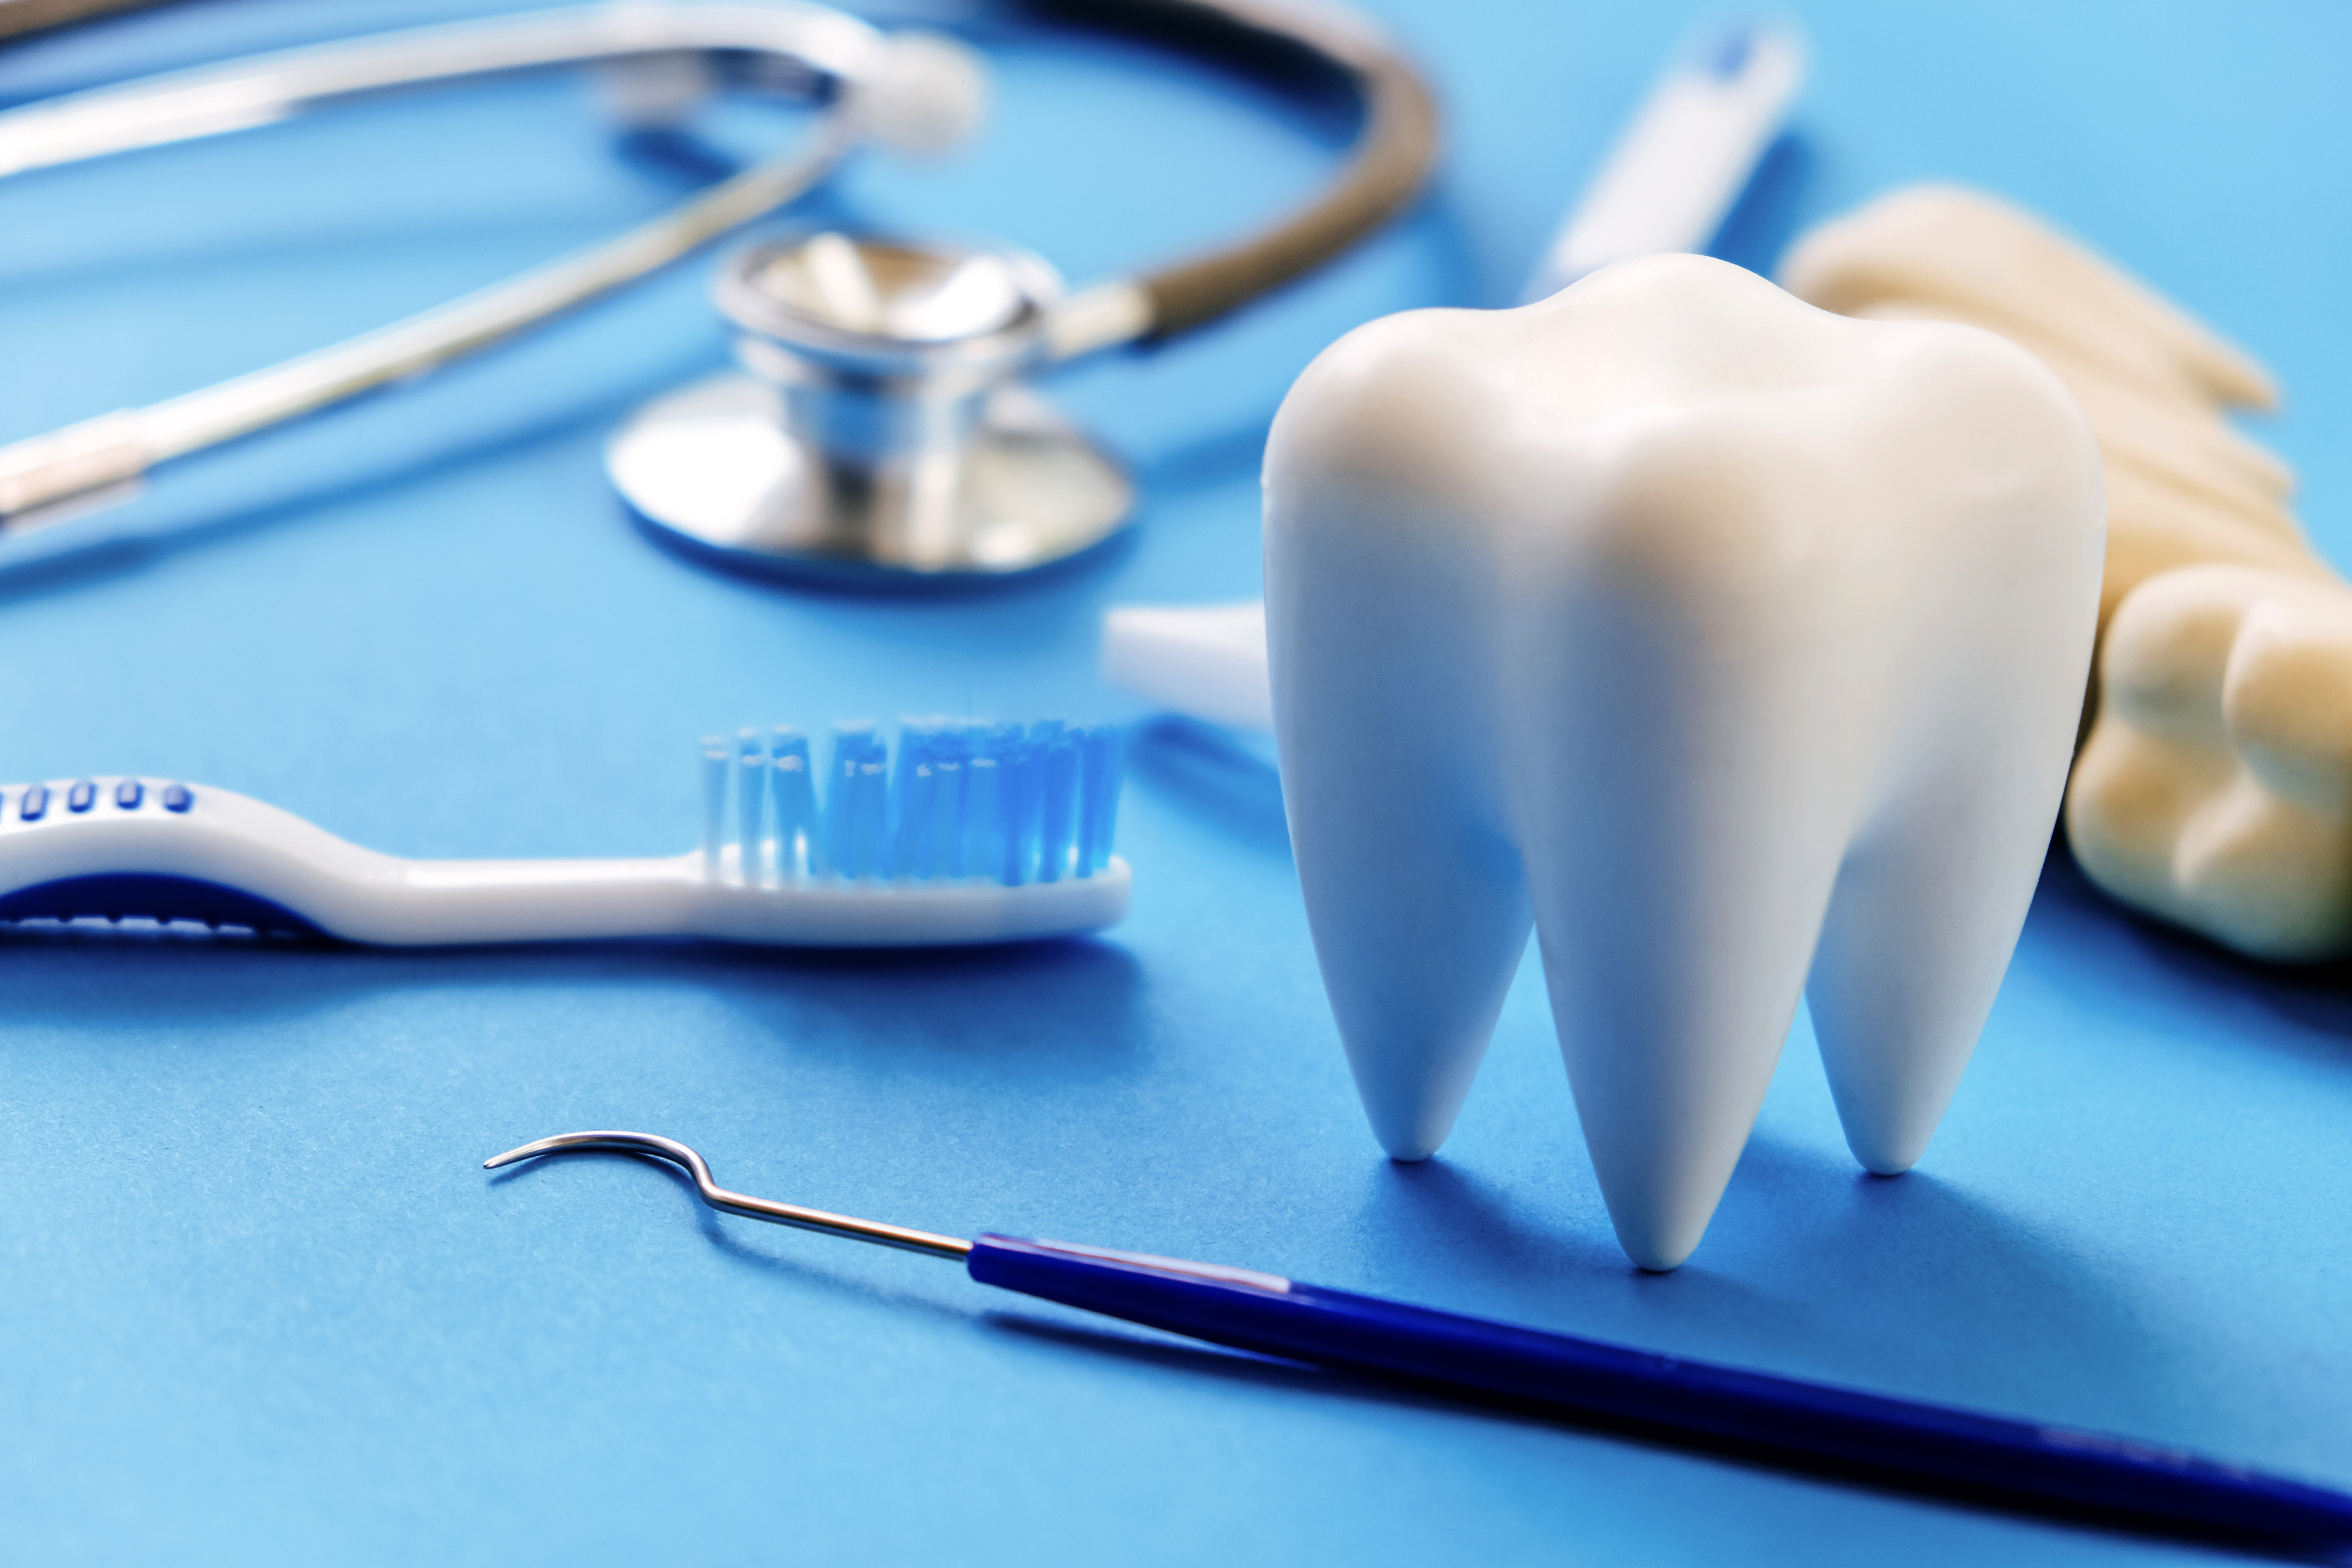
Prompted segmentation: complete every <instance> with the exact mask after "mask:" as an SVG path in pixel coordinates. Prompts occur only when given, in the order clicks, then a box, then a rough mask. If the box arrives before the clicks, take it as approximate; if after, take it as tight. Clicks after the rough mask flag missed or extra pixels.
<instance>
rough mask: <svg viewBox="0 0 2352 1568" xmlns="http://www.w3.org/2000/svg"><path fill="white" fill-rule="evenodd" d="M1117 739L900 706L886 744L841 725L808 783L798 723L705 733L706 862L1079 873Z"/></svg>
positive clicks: (735, 873) (855, 874)
mask: <svg viewBox="0 0 2352 1568" xmlns="http://www.w3.org/2000/svg"><path fill="white" fill-rule="evenodd" d="M1120 751H1121V736H1120V733H1119V731H1118V729H1117V728H1116V727H1111V726H1108V725H1069V724H1066V723H1064V722H1063V721H1061V720H1059V719H1048V720H1045V721H1044V722H1042V723H1038V724H1034V725H1030V726H1027V727H1023V726H1021V725H1017V724H982V723H976V722H973V721H971V720H967V719H909V720H908V721H907V722H906V723H905V724H904V725H903V726H902V727H901V728H900V731H899V736H898V751H897V755H896V756H895V757H894V756H892V755H891V750H890V747H888V746H887V745H886V744H885V742H884V741H883V739H882V737H881V736H880V735H879V734H878V733H877V731H876V729H875V727H873V726H872V725H870V724H853V725H843V726H841V727H838V728H836V729H835V732H834V737H833V745H832V756H831V758H830V760H829V763H828V765H827V766H826V768H825V769H824V780H823V783H822V786H821V787H820V784H819V781H818V778H817V768H816V761H815V753H814V748H813V747H811V745H810V743H809V740H808V737H805V736H802V735H799V734H796V733H794V732H793V731H792V730H789V729H783V728H779V729H777V730H775V731H773V732H772V736H762V735H761V732H759V731H756V730H750V729H746V730H743V731H741V732H740V733H739V735H738V736H737V737H736V738H735V740H734V742H733V743H732V744H730V742H729V741H728V740H727V739H726V738H724V737H715V736H714V737H707V738H706V739H705V740H704V742H703V753H702V755H703V845H702V852H703V861H704V865H705V867H706V868H707V869H706V874H707V875H709V876H710V877H711V878H712V879H713V880H719V879H720V878H729V879H730V880H732V881H735V882H738V883H743V884H745V885H748V886H754V887H756V886H760V885H763V884H765V883H770V882H776V883H792V882H796V881H805V880H810V879H824V878H841V879H846V880H848V881H853V882H961V881H971V880H978V879H986V880H988V881H992V882H995V883H1000V884H1002V885H1003V886H1006V887H1019V886H1022V885H1024V883H1045V882H1060V881H1063V880H1065V879H1066V878H1071V877H1086V876H1093V875H1096V874H1097V873H1100V872H1101V871H1103V869H1104V868H1105V867H1107V866H1108V864H1109V863H1110V846H1111V836H1112V831H1113V828H1114V826H1115V824H1116V822H1117V821H1118V789H1119V773H1120V768H1119V759H1120ZM730 779H733V780H734V782H733V783H731V784H730V782H729V780H730ZM730 795H731V797H732V805H733V808H734V809H733V810H732V811H731V812H730V810H729V805H730ZM730 848H731V849H732V851H733V854H732V855H731V856H730V854H729V851H730ZM730 863H731V868H732V869H731V872H730V869H729V868H730Z"/></svg>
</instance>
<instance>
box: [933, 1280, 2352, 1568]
mask: <svg viewBox="0 0 2352 1568" xmlns="http://www.w3.org/2000/svg"><path fill="white" fill-rule="evenodd" d="M965 1267H966V1268H967V1269H968V1270H970V1271H971V1277H972V1278H973V1279H975V1280H977V1281H980V1282H981V1283H982V1284H984V1285H995V1286H999V1287H1001V1288H1003V1289H1004V1290H1008V1291H1020V1292H1021V1293H1023V1294H1024V1295H1030V1296H1037V1297H1042V1298H1043V1299H1045V1300H1046V1301H1059V1302H1061V1303H1062V1304H1063V1305H1065V1306H1072V1307H1082V1308H1084V1309H1086V1310H1087V1312H1100V1313H1102V1314H1104V1315H1105V1316H1108V1317H1114V1318H1123V1319H1125V1320H1127V1321H1128V1322H1136V1323H1142V1324H1145V1325H1147V1326H1149V1327H1151V1328H1157V1329H1165V1330H1167V1331H1168V1332H1170V1333H1180V1334H1185V1335H1189V1336H1190V1337H1192V1338H1193V1339H1201V1340H1208V1341H1211V1342H1213V1343H1217V1344H1223V1345H1231V1346H1233V1347H1234V1348H1235V1349H1239V1350H1246V1351H1255V1352H1257V1353H1258V1354H1263V1355H1272V1356H1279V1357H1283V1358H1285V1359H1286V1360H1290V1361H1299V1362H1307V1363H1311V1364H1316V1365H1319V1366H1328V1367H1334V1368H1338V1369H1341V1370H1344V1371H1349V1372H1357V1373H1370V1374H1372V1375H1378V1376H1387V1377H1402V1378H1407V1379H1411V1380H1413V1381H1415V1382H1419V1383H1422V1384H1424V1385H1445V1386H1447V1387H1450V1388H1454V1389H1460V1390H1468V1391H1472V1392H1475V1393H1477V1394H1480V1395H1484V1396H1490V1397H1494V1398H1498V1399H1501V1400H1505V1401H1507V1402H1509V1403H1511V1404H1514V1405H1517V1406H1528V1407H1537V1408H1542V1409H1546V1410H1549V1411H1553V1412H1558V1413H1563V1414H1568V1415H1573V1416H1601V1417H1606V1418H1611V1419H1615V1420H1622V1421H1626V1422H1632V1423H1638V1424H1640V1425H1642V1426H1644V1427H1650V1428H1652V1429H1654V1430H1660V1431H1673V1432H1677V1433H1683V1434H1689V1435H1696V1436H1700V1437H1708V1438H1713V1439H1717V1440H1719V1441H1724V1442H1727V1443H1733V1444H1738V1445H1744V1446H1748V1447H1750V1448H1756V1449H1764V1450H1769V1451H1771V1452H1772V1453H1774V1454H1777V1455H1783V1456H1790V1457H1802V1458H1811V1459H1816V1460H1827V1461H1831V1462H1833V1463H1837V1464H1843V1465H1850V1466H1857V1467H1864V1468H1866V1469H1870V1470H1874V1471H1875V1472H1877V1473H1879V1474H1881V1475H1885V1476H1890V1477H1900V1478H1904V1479H1911V1480H1916V1481H1931V1482H1939V1483H1944V1484H1947V1485H1958V1486H1961V1487H1966V1488H1974V1489H1982V1490H1990V1491H1998V1492H2002V1493H2006V1494H2008V1495H2009V1496H2011V1497H2014V1498H2021V1499H2026V1500H2033V1501H2037V1502H2044V1503H2054V1504H2059V1505H2063V1506H2067V1507H2073V1508H2078V1509H2089V1510H2095V1511H2101V1512H2107V1513H2113V1514H2119V1515H2130V1516H2133V1517H2135V1518H2137V1519H2140V1520H2144V1521H2150V1522H2163V1523H2168V1524H2172V1525H2176V1526H2188V1527H2191V1528H2195V1529H2200V1530H2207V1531H2224V1532H2229V1533H2232V1534H2242V1535H2253V1536H2262V1537H2268V1538H2272V1539H2278V1540H2290V1541H2302V1542H2330V1543H2333V1542H2352V1497H2347V1496H2346V1495H2345V1494H2343V1493H2340V1492H2334V1491H2328V1490H2324V1489H2321V1488H2318V1487H2312V1486H2305V1485H2303V1484H2301V1483H2299V1482H2296V1481H2291V1480H2285V1479H2280V1478H2277V1477H2273V1476H2266V1475H2262V1474H2259V1473H2257V1472H2255V1471H2252V1470H2248V1469H2240V1468H2238V1467H2236V1466H2233V1465H2225V1464H2221V1463H2219V1462H2216V1461H2214V1460H2211V1459H2205V1458H2197V1457H2196V1456H2194V1455H2190V1454H2186V1453H2182V1452H2179V1450H2176V1449H2168V1448H2156V1447H2153V1446H2150V1445H2147V1444H2141V1443H2134V1442H2129V1441H2126V1440H2124V1439H2121V1438H2116V1437H2101V1436H2097V1435H2095V1434H2092V1433H2086V1432H2077V1431H2071V1430H2068V1429H2066V1428H2063V1427H2042V1426H2036V1425H2034V1424H2033V1423H2032V1422H2026V1421H2012V1420H2007V1419H2004V1418H2002V1417H2000V1416H1982V1415H1978V1414H1976V1413H1974V1412H1971V1411H1967V1410H1956V1409H1951V1408H1949V1407H1947V1406H1938V1405H1927V1404H1920V1403H1916V1402H1915V1401H1912V1400H1907V1399H1894V1398H1889V1397H1886V1396H1883V1395H1875V1394H1864V1393H1861V1392H1859V1391H1856V1390H1853V1389H1846V1388H1836V1387H1832V1386H1829V1385H1823V1384H1818V1383H1806V1382H1802V1381H1800V1380H1798V1379H1796V1378H1790V1377H1775V1376H1773V1375H1769V1374H1768V1373H1760V1372H1743V1371H1739V1370H1738V1369H1736V1368H1733V1367H1727V1366H1715V1365H1710V1364H1707V1363H1705V1362H1696V1361H1684V1360H1680V1359H1678V1358H1677V1357H1675V1356H1670V1355H1660V1354H1655V1353H1654V1352H1650V1351H1641V1350H1633V1349H1629V1348H1626V1347H1624V1346H1622V1345H1613V1344H1606V1343H1601V1342H1600V1341H1597V1340H1589V1339H1579V1338H1576V1337H1575V1336H1573V1335H1570V1334H1558V1333H1545V1332H1543V1331H1541V1330H1538V1329H1528V1328H1518V1327H1515V1326H1513V1325H1511V1324H1509V1323H1499V1322H1490V1321H1488V1320H1486V1319H1484V1318H1472V1317H1464V1316H1461V1315H1459V1314H1457V1313H1454V1312H1434V1311H1432V1310H1431V1309H1429V1308H1427V1307H1415V1306H1409V1305H1406V1304H1405V1303H1403V1302H1402V1301H1383V1300H1381V1298H1380V1297H1377V1296H1360V1295H1356V1294H1353V1293H1352V1292H1349V1291H1332V1290H1326V1289H1324V1288H1323V1287H1321V1286H1319V1285H1304V1284H1299V1283H1297V1282H1296V1281H1289V1280H1285V1279H1282V1278H1281V1277H1279V1276H1277V1275H1272V1274H1260V1273H1255V1272H1253V1271H1251V1270H1242V1269H1225V1268H1219V1267H1216V1266H1213V1265H1210V1264H1202V1263H1188V1262H1184V1261H1181V1260H1177V1259H1171V1258H1152V1257H1147V1256H1144V1255H1141V1254H1138V1253H1128V1252H1114V1251H1110V1250H1108V1249H1101V1248H1093V1247H1077V1246H1072V1245H1070V1244H1068V1243H1066V1242H1059V1241H1029V1240H1023V1239H1019V1238H1016V1237H1010V1236H982V1237H980V1238H978V1239H975V1240H974V1241H973V1242H972V1243H971V1252H970V1254H969V1255H968V1256H967V1257H966V1259H965Z"/></svg>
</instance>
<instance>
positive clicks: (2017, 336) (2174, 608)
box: [1783, 187, 2352, 960]
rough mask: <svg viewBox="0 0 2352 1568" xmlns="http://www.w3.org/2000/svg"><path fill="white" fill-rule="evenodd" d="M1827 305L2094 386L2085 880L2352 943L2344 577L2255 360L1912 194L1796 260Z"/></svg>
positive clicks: (2323, 952)
mask: <svg viewBox="0 0 2352 1568" xmlns="http://www.w3.org/2000/svg"><path fill="white" fill-rule="evenodd" d="M1783 274H1784V277H1785V279H1786V281H1787V283H1788V285H1789V287H1790V289H1791V290H1792V291H1793V292H1795V293H1796V294H1798V295H1799V296H1800V297H1801V298H1806V299H1809V300H1811V301H1812V302H1813V303H1814V304H1816V305H1820V306H1822V307H1823V308H1829V309H1834V310H1840V311H1843V312H1846V313H1848V314H1851V315H1856V316H1862V317H1867V318H1877V319H1921V318H1935V319H1946V320H1954V321H1965V322H1972V323H1976V324H1978V325H1981V326H1985V327H1989V328H1991V329H1993V330H1995V331H1998V332H2000V333H2001V334H2003V335H2004V336H2006V337H2009V338H2011V340H2014V341H2016V342H2018V343H2021V344H2022V345H2023V346H2024V347H2026V348H2028V349H2030V350H2032V351H2033V353H2034V354H2035V355H2036V356H2037V357H2039V358H2040V359H2041V360H2042V361H2043V362H2044V363H2045V364H2047V365H2049V367H2050V368H2051V369H2052V370H2053V371H2055V372H2056V373H2057V374H2058V376H2059V378H2060V379H2061V380H2063V381H2064V382H2066V383H2067V384H2068V385H2069V386H2070V387H2071V388H2072V389H2073V390H2074V393H2075V395H2076V397H2077V398H2078V399H2079V400H2080V401H2081V402H2082V404H2083V407H2084V412H2085V413H2088V415H2089V416H2090V420H2091V424H2092V427H2093V429H2094V430H2095V433H2096V434H2097V436H2098V439H2099V445H2100V447H2101V449H2102V451H2103V452H2104V454H2105V458H2106V471H2107V499H2108V523H2107V561H2106V574H2105V591H2104V593H2103V595H2102V603H2101V621H2102V624H2103V626H2104V627H2105V630H2104V632H2102V642H2101V646H2100V655H2099V668H2100V689H2099V691H2098V692H2097V693H2095V694H2094V695H2095V721H2094V723H2093V724H2092V727H2091V728H2090V731H2089V735H2088V737H2087V738H2086V739H2085V741H2084V746H2083V751H2082V755H2081V757H2080V758H2079V759H2078V760H2077V762H2076V764H2075V768H2074V782H2073V784H2072V786H2071V787H2070V789H2069V790H2068V792H2067V797H2066V836H2067V840H2068V841H2069V843H2070V844H2071V845H2072V846H2073V849H2074V856H2075V859H2076V860H2077V861H2078V862H2080V863H2081V865H2082V867H2083V869H2084V873H2086V874H2088V875H2089V876H2090V878H2091V879H2092V880H2093V881H2094V882H2095V883H2098V884H2099V885H2100V886H2101V887H2102V888H2104V889H2105V890H2106V891H2107V892H2108V893H2110V894H2113V895H2115V896H2116V898H2118V899H2121V900H2122V901H2123V902H2125V903H2126V904H2133V905H2136V906H2137V907H2138V908H2141V909H2144V910H2147V911H2148V912H2149V913H2151V914H2154V915H2161V916H2163V917H2165V918H2167V919H2169V920H2173V921H2176V922H2178V923H2179V924H2180V925H2186V926H2189V928H2191V929H2193V930H2196V931H2200V932H2202V933H2203V934H2204V935H2206V936H2210V937H2212V938H2213V939H2214V940H2216V941H2218V942H2221V943H2223V944H2225V945H2227V946H2231V947H2234V948H2236V949H2237V950H2238V951H2240V952H2242V953H2246V954H2249V955H2252V956H2255V957H2260V958H2271V959H2280V960H2312V959H2321V958H2334V957H2341V956H2345V955H2346V954H2347V953H2352V587H2347V585H2346V584H2345V583H2344V582H2343V580H2341V579H2340V578H2338V577H2337V576H2336V573H2335V572H2334V571H2333V570H2331V569H2330V568H2329V567H2328V566H2327V564H2326V562H2325V561H2323V560H2322V559H2320V558H2319V556H2318V555H2317V554H2316V553H2315V552H2314V551H2313V549H2311V547H2310V545H2309V544H2308V543H2307V542H2306V541H2305V538H2304V535H2303V531H2302V529H2301V528H2299V527H2298V526H2297V525H2296V523H2295V521H2294V518H2293V517H2291V516H2290V515H2289V514H2288V513H2287V511H2286V508H2285V505H2284V502H2285V498H2286V497H2287V495H2288V493H2289V491H2290V490H2291V489H2292V487H2293V478H2294V476H2293V475H2292V474H2290V473H2289V472H2288V470H2287V468H2286V466H2285V465H2284V464H2282V463H2281V462H2280V461H2279V460H2278V459H2277V458H2276V457H2274V456H2273V455H2271V454H2270V453H2268V452H2266V451H2264V450H2263V448H2261V447H2259V446H2257V445H2255V444H2253V443H2252V442H2250V441H2248V440H2246V439H2245V437H2243V436H2242V435H2241V434H2238V433H2237V432H2236V431H2235V430H2233V429H2231V427H2230V425H2229V424H2228V423H2227V422H2226V418H2225V413H2226V410H2227V409H2228V408H2229V407H2230V406H2231V405H2232V404H2235V405H2241V406H2251V407H2256V408H2268V407H2270V406H2272V405H2273V404H2274V403H2275V402H2276V401H2277V393H2276V391H2275V389H2274V388H2273V385H2272V382H2271V380H2270V378H2269V376H2268V375H2267V374H2266V373H2264V371H2263V370H2262V368H2261V367H2260V366H2258V365H2255V364H2254V363H2252V361H2249V360H2248V359H2247V358H2246V357H2245V356H2244V355H2243V354H2242V353H2240V352H2239V351H2238V350H2234V349H2232V348H2231V347H2230V346H2228V345H2227V344H2225V343H2223V342H2221V340H2219V339H2217V338H2215V337H2214V336H2213V335H2212V334H2211V333H2210V332H2208V331H2206V330H2205V329H2203V328H2202V327H2200V326H2199V325H2198V324H2197V323H2195V322H2193V321H2191V320H2189V319H2188V318H2187V317H2186V316H2184V315H2182V314H2181V313H2180V312H2179V311H2178V310H2176V309H2175V308H2173V307H2171V306H2170V305H2168V304H2167V303H2165V302H2164V301H2163V300H2161V299H2159V298H2157V297H2156V296H2154V295H2153V294H2151V293H2149V292H2148V291H2147V289H2145V288H2144V287H2141V286H2140V285H2138V284H2137V283H2135V282H2133V281H2132V280H2131V279H2130V278H2128V277H2125V276H2124V275H2123V274H2122V273H2121V272H2119V271H2117V270H2116V268H2114V267H2111V266H2109V265H2108V264H2107V263H2106V262H2105V261H2103V260H2102V259H2100V258H2099V257H2098V256H2094V255H2093V254H2091V253H2090V252H2089V251H2087V250H2084V249H2083V248H2082V247H2081V246H2077V245H2075V244H2074V242H2072V241H2070V240H2067V239H2065V238H2063V236H2061V235H2057V234H2055V233H2053V232H2052V231H2051V230H2049V229H2048V228H2046V227H2044V226H2043V225H2041V224H2040V223H2039V222H2037V221H2036V220H2035V219H2033V218H2032V217H2031V216H2029V215H2027V214H2024V213H2021V212H2020V211H2018V210H2017V209H2016V208H2014V207H2011V206H2009V205H2007V204H2003V203H2000V202H1998V201H1995V200H1993V199H1992V198H1990V197H1988V196H1982V195H1978V194H1974V193H1969V192H1965V191H1956V190H1949V189H1943V188H1937V187H1923V188H1918V189H1914V190H1909V191H1902V192H1897V193H1895V194H1893V195H1891V196H1887V197H1885V198H1883V199H1882V200H1880V201H1878V202H1876V203H1874V204H1872V205H1870V206H1868V207H1865V208H1864V209H1863V210H1862V211H1860V212H1858V213H1856V214H1853V215H1852V216H1850V217H1847V218H1843V219H1840V220H1839V221H1837V222H1835V223H1832V224H1829V225H1825V226H1823V227H1822V228H1821V229H1819V230H1817V231H1815V232H1814V233H1813V234H1812V235H1809V236H1808V237H1807V238H1805V239H1804V240H1803V241H1802V242H1801V243H1800V244H1799V246H1797V248H1796V249H1795V250H1794V251H1793V252H1792V253H1791V254H1790V258H1789V261H1788V263H1787V265H1786V267H1784V268H1783Z"/></svg>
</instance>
